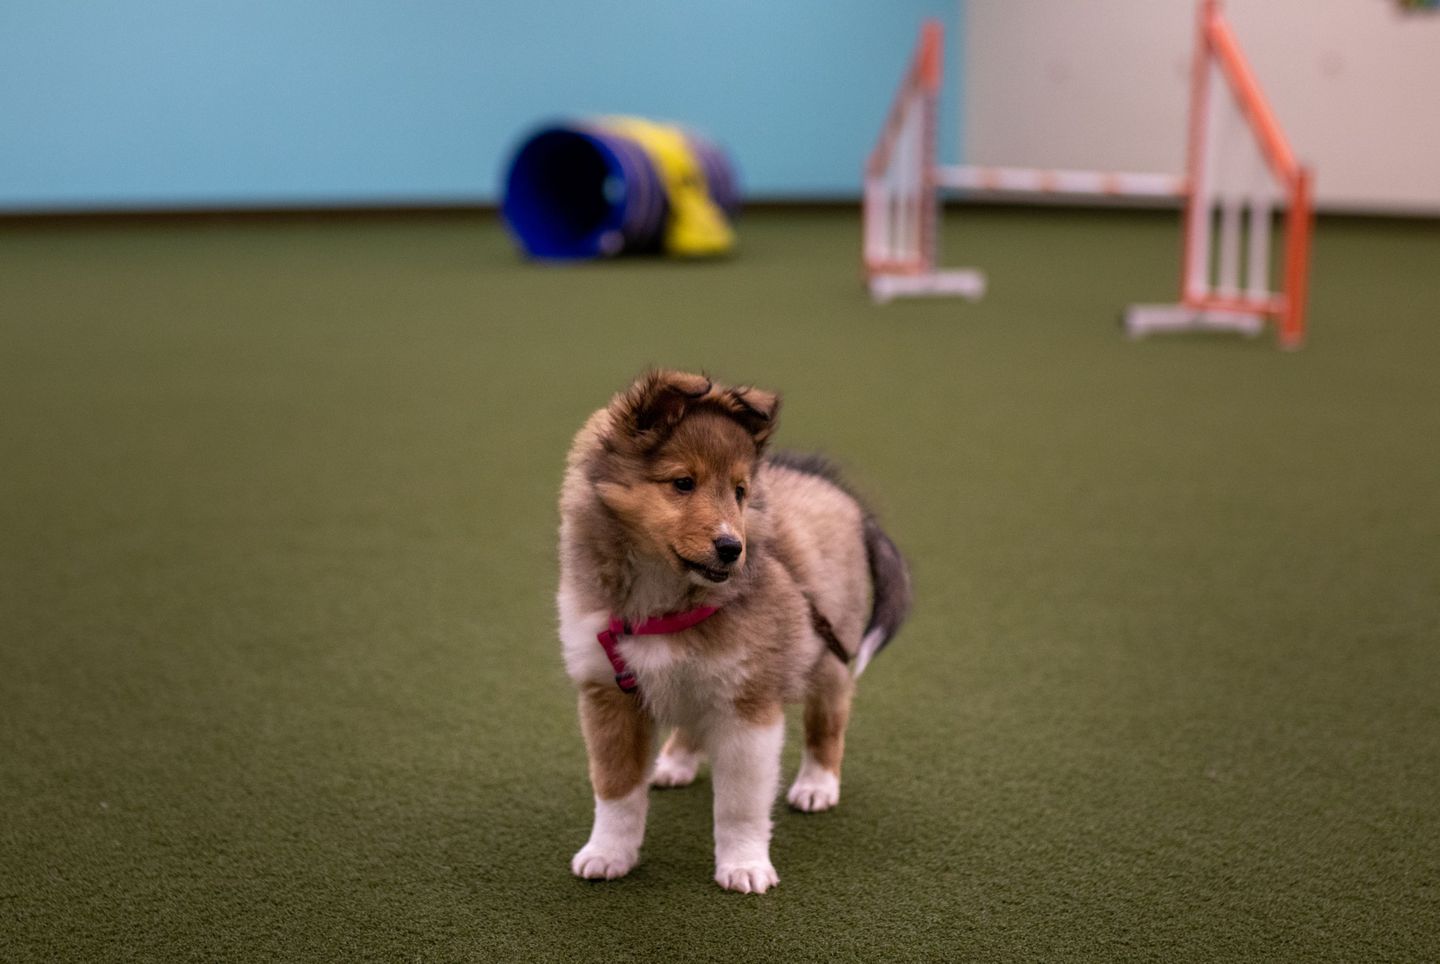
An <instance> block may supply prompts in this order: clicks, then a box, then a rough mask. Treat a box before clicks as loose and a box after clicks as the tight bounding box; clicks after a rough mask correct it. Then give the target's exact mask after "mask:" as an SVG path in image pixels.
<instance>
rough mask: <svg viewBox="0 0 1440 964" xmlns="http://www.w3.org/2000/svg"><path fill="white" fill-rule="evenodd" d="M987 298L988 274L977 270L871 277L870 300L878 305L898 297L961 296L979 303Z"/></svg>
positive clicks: (965, 269) (963, 269)
mask: <svg viewBox="0 0 1440 964" xmlns="http://www.w3.org/2000/svg"><path fill="white" fill-rule="evenodd" d="M984 295H985V272H983V271H977V270H975V269H974V268H959V269H955V270H952V271H932V272H930V273H928V274H877V275H871V277H870V297H871V298H873V299H874V300H875V303H876V304H881V305H883V304H885V303H886V302H887V301H894V300H895V299H896V298H913V297H925V296H929V297H947V296H951V297H957V296H958V297H961V298H969V299H970V300H971V301H979V300H980V299H981V298H982V297H984Z"/></svg>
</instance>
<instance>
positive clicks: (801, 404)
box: [0, 209, 1440, 962]
mask: <svg viewBox="0 0 1440 964" xmlns="http://www.w3.org/2000/svg"><path fill="white" fill-rule="evenodd" d="M947 230H948V232H949V233H948V235H947V238H946V241H947V246H948V258H949V260H950V261H951V262H952V263H965V262H966V261H971V262H976V263H980V264H983V266H984V267H985V268H987V269H988V270H989V272H990V277H991V294H990V296H989V297H988V298H987V299H986V300H985V301H984V302H983V303H981V304H979V305H968V304H964V303H959V302H946V301H941V302H928V303H908V304H897V305H893V306H890V307H887V308H874V307H872V306H871V305H870V304H869V303H868V302H867V301H866V299H865V298H864V297H863V295H862V293H861V290H860V285H859V278H858V272H857V241H858V224H857V222H856V220H855V218H853V217H852V216H851V215H849V214H824V213H811V214H791V215H781V214H776V213H767V214H760V215H755V216H753V217H751V218H750V219H748V220H747V221H746V222H745V223H744V224H743V227H742V240H743V244H744V249H743V252H742V254H741V255H740V256H739V257H738V258H737V259H735V260H733V261H730V262H727V263H719V264H703V265H702V264H694V265H677V264H666V263H658V262H647V261H634V262H625V263H616V264H607V265H586V266H580V267H575V268H570V269H556V268H546V267H537V266H531V265H526V264H522V263H520V262H519V261H518V260H517V259H516V258H515V257H514V256H513V254H512V252H511V251H510V250H509V247H508V245H507V243H506V241H505V239H504V237H503V235H502V233H501V231H500V230H499V228H498V226H496V224H495V223H494V222H493V221H490V220H487V219H484V218H479V217H476V218H465V217H443V218H442V217H429V218H424V217H417V218H413V219H400V218H376V219H370V220H367V219H339V220H329V221H326V220H319V221H308V220H304V219H295V220H289V221H286V220H279V221H259V222H256V221H242V222H233V223H225V222H192V223H178V224H174V223H172V224H166V223H159V224H144V223H141V224H136V223H133V222H131V223H126V224H119V225H106V224H99V225H94V224H92V225H90V226H75V225H71V226H60V225H54V224H29V225H15V224H12V225H9V226H0V960H3V961H5V962H28V961H87V960H106V961H151V960H156V961H159V960H196V961H213V960H244V961H310V960H333V961H360V960H384V961H404V962H415V961H446V960H466V961H477V962H481V961H509V960H553V961H584V960H600V959H608V960H635V961H639V960H655V961H679V960H717V961H742V960H766V961H774V962H799V961H817V962H819V961H824V962H836V961H846V960H870V961H900V960H934V961H961V960H1012V959H1015V960H1066V961H1070V960H1088V961H1110V960H1132V959H1133V960H1153V961H1182V960H1183V961H1218V960H1243V961H1262V960H1295V961H1318V960H1336V961H1339V960H1344V961H1382V960H1384V961H1399V960H1410V961H1434V960H1436V959H1440V227H1437V225H1436V224H1435V223H1434V222H1427V223H1404V222H1366V221H1353V220H1351V221H1346V220H1327V221H1324V222H1322V223H1321V225H1320V229H1319V233H1318V235H1317V243H1316V251H1315V267H1314V286H1313V300H1312V304H1313V309H1314V310H1313V337H1312V339H1311V342H1310V344H1309V346H1308V347H1307V348H1306V349H1305V350H1304V351H1303V352H1300V353H1296V354H1285V353H1282V352H1279V351H1277V350H1275V349H1274V348H1273V346H1272V345H1271V343H1270V342H1269V341H1268V340H1260V341H1247V340H1244V339H1238V338H1230V337H1169V338H1163V339H1153V340H1150V341H1146V342H1141V343H1129V342H1126V341H1125V340H1123V339H1122V338H1121V337H1120V335H1119V332H1118V330H1117V327H1116V317H1117V314H1118V311H1119V309H1120V308H1121V307H1122V306H1123V305H1124V304H1126V303H1127V302H1129V301H1134V300H1138V301H1164V300H1168V299H1169V298H1170V297H1171V294H1172V290H1173V288H1174V286H1175V267H1176V262H1177V261H1178V255H1179V253H1178V250H1177V245H1178V241H1179V234H1178V228H1177V218H1176V216H1175V215H1174V214H1173V213H1155V212H1146V213H1117V212H1111V213H1090V214H1082V213H1076V212H1069V211H1062V210H1050V211H1044V210H1042V211H1018V210H1006V209H995V210H983V209H982V210H979V211H973V212H952V213H951V215H950V217H949V221H948V226H947ZM647 363H661V364H666V365H674V366H689V367H702V366H703V367H706V368H708V369H710V370H711V371H712V372H713V373H715V374H717V375H719V376H723V377H725V378H727V379H735V380H750V381H754V382H757V383H759V384H762V385H765V386H773V387H777V388H779V389H781V390H783V391H784V392H785V394H786V407H785V411H784V414H783V417H782V425H781V430H780V435H779V439H780V442H781V444H783V445H785V446H788V447H795V448H819V449H823V450H825V451H827V452H829V453H831V454H832V455H834V456H835V457H837V458H838V459H839V460H840V461H841V462H842V463H843V464H845V465H847V466H849V467H851V469H852V470H853V472H854V475H855V477H856V479H857V481H858V482H859V487H860V488H861V489H862V490H863V491H865V492H867V493H869V494H870V496H871V497H872V498H873V501H874V502H875V503H876V505H877V506H878V507H879V509H880V511H881V513H882V515H883V517H884V518H885V519H886V520H887V522H888V525H889V527H890V529H891V530H892V532H893V533H894V535H895V537H896V539H897V541H898V542H899V543H900V545H901V546H902V547H903V548H904V549H905V550H906V551H907V552H908V554H909V555H910V557H911V559H912V560H913V566H914V570H915V578H916V586H917V597H918V598H917V605H916V610H915V615H914V618H913V621H912V622H911V623H910V624H909V626H908V627H907V628H906V630H905V631H904V632H903V634H902V635H901V637H900V638H899V639H898V640H897V641H896V643H895V644H894V645H893V646H892V647H891V649H890V650H888V651H887V652H886V653H885V654H884V655H883V656H882V657H881V658H880V659H879V660H878V661H877V662H876V663H875V664H874V666H873V667H872V668H871V670H870V671H869V672H867V674H866V676H865V679H864V680H863V685H862V687H861V689H860V695H859V699H858V705H857V710H856V714H855V719H854V723H853V726H852V729H851V738H850V742H849V756H848V758H847V767H846V774H845V791H844V799H843V800H842V802H841V805H840V807H839V809H838V810H836V811H834V812H832V813H828V814H822V815H815V816H806V815H798V814H792V813H789V812H779V813H778V816H777V821H776V831H775V844H774V858H775V863H776V865H777V868H778V870H779V872H780V875H781V878H782V883H781V884H780V886H779V888H778V889H777V890H775V891H774V892H772V893H771V894H769V895H766V896H763V897H757V896H741V895H733V894H728V893H724V892H722V891H720V890H719V889H718V888H717V887H716V886H715V885H714V884H713V883H712V882H711V876H710V875H711V866H710V861H711V844H710V839H709V823H710V803H709V792H710V787H709V783H708V780H702V781H701V782H700V783H698V784H697V785H696V786H694V787H691V788H689V789H686V790H678V791H667V792H659V793H656V794H655V800H654V804H653V807H652V811H651V821H650V833H649V837H648V841H647V846H646V849H645V852H644V859H643V862H642V864H641V865H640V867H639V868H638V869H637V870H636V871H635V872H634V873H633V874H632V875H631V876H630V877H629V878H627V879H625V880H623V881H619V882H615V883H608V884H595V883H585V882H581V881H578V880H575V879H574V878H572V877H571V876H570V874H569V872H568V869H567V862H568V860H569V857H570V855H571V854H572V853H573V851H574V850H575V849H576V848H577V847H578V846H579V845H580V844H581V843H583V842H584V840H585V837H586V834H587V832H588V820H589V810H590V791H589V789H588V786H587V784H586V779H585V764H584V755H583V750H582V747H581V743H580V739H579V735H578V728H577V725H576V721H575V710H574V702H573V696H572V692H571V689H570V687H569V684H568V683H567V681H566V680H565V677H564V675H563V673H562V671H561V667H560V660H559V653H558V645H557V643H556V641H555V637H554V613H553V601H552V594H553V591H554V582H555V564H554V530H555V526H556V512H555V496H556V490H557V486H558V482H559V477H560V469H561V464H562V459H563V455H564V451H565V448H566V445H567V443H568V440H569V438H570V436H571V434H572V433H573V432H574V430H575V429H576V427H577V426H578V425H579V423H580V422H581V420H582V419H583V418H584V417H585V415H586V414H587V413H588V412H589V411H590V410H591V409H592V408H594V407H596V406H598V405H599V404H601V403H602V402H603V401H604V400H605V399H606V397H607V396H608V394H609V393H610V392H611V391H612V390H614V389H615V388H617V387H619V386H620V385H622V384H623V383H624V382H625V381H626V380H627V379H628V378H629V377H630V376H631V375H632V374H633V373H634V372H636V371H637V370H638V369H640V368H641V367H642V366H644V365H646V364H647ZM793 723H794V721H793V720H792V724H793ZM792 736H793V729H792ZM794 743H795V741H794V740H793V738H792V740H791V741H790V745H789V746H788V747H787V751H786V759H787V770H788V769H789V768H790V767H791V766H793V763H794V760H795V757H796V749H795V746H794Z"/></svg>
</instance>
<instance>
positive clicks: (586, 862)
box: [570, 683, 655, 880]
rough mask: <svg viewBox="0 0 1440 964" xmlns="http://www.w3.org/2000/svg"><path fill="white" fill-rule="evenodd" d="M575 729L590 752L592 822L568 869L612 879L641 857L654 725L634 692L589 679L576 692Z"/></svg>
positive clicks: (585, 875) (595, 878) (582, 874)
mask: <svg viewBox="0 0 1440 964" xmlns="http://www.w3.org/2000/svg"><path fill="white" fill-rule="evenodd" d="M580 729H581V731H582V732H583V733H584V734H585V749H586V751H587V752H588V753H589V755H590V785H591V787H593V788H594V790H595V825H594V827H593V828H592V829H591V831H590V840H589V842H588V843H586V844H585V846H584V847H581V848H580V852H579V853H577V854H576V855H575V857H574V859H573V860H571V861H570V869H571V871H573V872H574V874H575V876H577V877H586V878H588V879H591V880H599V879H602V878H603V879H605V880H614V879H615V878H616V877H623V876H625V875H626V874H628V873H629V872H630V869H631V868H632V867H634V866H635V864H636V862H638V861H639V859H640V844H641V842H642V841H643V840H644V839H645V811H646V809H647V807H648V806H649V796H648V792H649V785H648V783H647V781H646V771H647V769H648V767H649V763H650V756H651V754H652V753H654V752H655V747H654V732H655V727H654V724H653V723H652V722H651V720H650V717H649V715H648V714H647V713H646V712H645V711H644V710H643V709H642V708H641V706H640V701H639V700H637V699H636V698H635V697H634V696H632V695H630V694H628V693H622V692H621V691H620V690H619V689H617V688H615V687H614V686H603V685H599V684H593V683H592V684H589V685H586V686H584V687H583V688H582V689H581V691H580Z"/></svg>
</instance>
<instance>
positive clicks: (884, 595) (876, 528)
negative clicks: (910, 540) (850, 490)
mask: <svg viewBox="0 0 1440 964" xmlns="http://www.w3.org/2000/svg"><path fill="white" fill-rule="evenodd" d="M865 554H866V556H867V557H869V560H870V584H871V585H872V586H873V587H874V602H873V604H872V606H871V610H870V625H869V626H866V627H865V637H864V638H863V639H861V640H860V649H859V651H858V652H857V653H856V654H855V675H856V676H859V675H860V674H861V673H863V672H865V667H866V666H868V665H869V663H870V660H872V659H874V658H875V654H876V653H878V652H880V650H882V649H884V648H885V644H886V643H888V642H890V640H892V639H894V638H895V634H896V633H897V632H899V631H900V624H901V623H903V622H904V621H905V617H906V616H908V615H909V614H910V601H911V592H910V567H909V566H907V565H906V564H905V557H904V556H902V555H900V550H899V549H897V548H896V547H895V543H893V542H891V541H890V537H889V536H887V535H886V534H885V533H884V532H883V531H881V529H880V523H879V522H877V521H876V520H875V517H874V516H871V515H869V514H868V513H867V514H866V516H865Z"/></svg>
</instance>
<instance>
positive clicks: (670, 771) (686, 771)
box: [650, 753, 700, 787]
mask: <svg viewBox="0 0 1440 964" xmlns="http://www.w3.org/2000/svg"><path fill="white" fill-rule="evenodd" d="M699 772H700V754H698V753H662V754H660V758H659V759H657V760H656V761H655V772H654V773H652V774H651V775H650V785H651V786H655V787H688V786H689V785H690V784H692V783H694V782H695V774H697V773H699Z"/></svg>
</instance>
